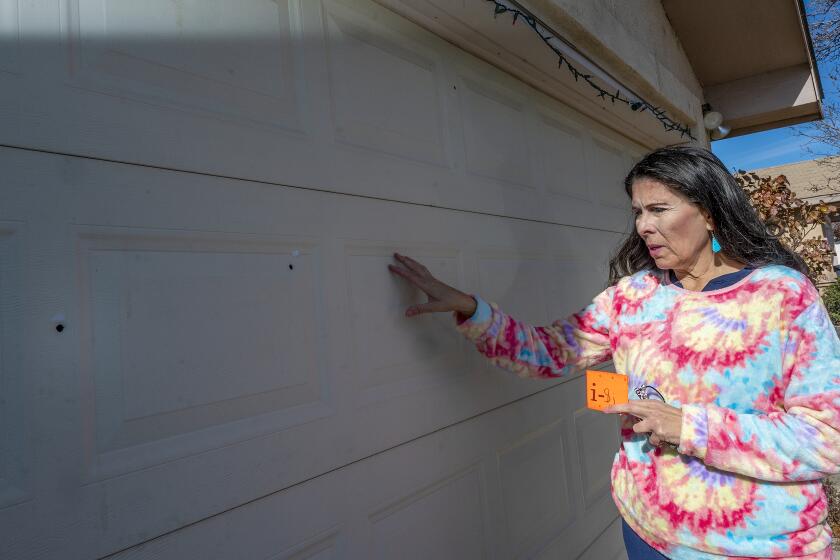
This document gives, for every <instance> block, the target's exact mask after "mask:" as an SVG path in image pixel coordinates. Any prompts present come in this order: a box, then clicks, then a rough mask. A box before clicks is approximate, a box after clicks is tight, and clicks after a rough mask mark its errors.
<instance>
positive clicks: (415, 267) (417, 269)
mask: <svg viewBox="0 0 840 560" xmlns="http://www.w3.org/2000/svg"><path fill="white" fill-rule="evenodd" d="M394 258H396V259H397V260H398V261H400V262H401V263H402V264H404V265H405V266H406V267H408V268H409V269H410V270H411V271H412V272H414V273H416V274H420V275H424V274H428V273H429V271H428V270H427V269H426V267H425V266H423V265H422V264H420V263H419V262H417V261H415V260H414V259H412V258H411V257H407V256H405V255H401V254H399V253H394Z"/></svg>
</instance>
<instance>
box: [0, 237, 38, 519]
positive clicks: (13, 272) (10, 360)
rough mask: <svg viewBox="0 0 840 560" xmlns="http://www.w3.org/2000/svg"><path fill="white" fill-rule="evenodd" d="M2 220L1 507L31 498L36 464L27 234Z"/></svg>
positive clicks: (0, 361)
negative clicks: (28, 370) (26, 315)
mask: <svg viewBox="0 0 840 560" xmlns="http://www.w3.org/2000/svg"><path fill="white" fill-rule="evenodd" d="M23 228H24V225H23V224H22V223H19V222H9V221H0V508H3V507H7V506H11V505H13V504H17V503H20V502H23V501H26V500H29V499H31V497H32V494H31V487H30V484H31V476H30V473H31V471H32V470H33V467H34V465H33V464H32V452H33V449H32V447H31V438H30V437H28V436H29V434H30V433H31V432H30V429H29V422H28V421H27V417H26V411H27V410H28V409H29V406H28V403H30V402H31V399H30V394H31V386H30V385H27V382H26V379H27V378H28V377H29V376H27V375H25V374H24V363H23V361H22V358H23V356H22V354H21V345H22V343H23V332H22V326H23V322H22V319H23V315H22V313H21V312H22V306H23V303H24V301H23V294H24V285H23V283H22V281H23V269H24V261H23V254H24V253H23V246H22V243H23V234H24V230H23Z"/></svg>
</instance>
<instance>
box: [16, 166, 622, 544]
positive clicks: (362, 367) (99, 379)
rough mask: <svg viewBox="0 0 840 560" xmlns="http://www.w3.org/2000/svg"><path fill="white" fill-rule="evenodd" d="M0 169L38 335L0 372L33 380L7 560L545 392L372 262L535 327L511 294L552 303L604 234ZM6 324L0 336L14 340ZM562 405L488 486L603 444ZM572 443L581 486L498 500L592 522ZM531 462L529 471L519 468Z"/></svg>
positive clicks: (109, 536) (171, 178)
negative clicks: (393, 257)
mask: <svg viewBox="0 0 840 560" xmlns="http://www.w3.org/2000/svg"><path fill="white" fill-rule="evenodd" d="M0 164H2V165H3V166H4V168H5V169H11V170H14V173H12V174H11V178H10V179H9V181H7V182H6V184H5V185H6V186H5V187H4V189H3V190H2V191H0V194H2V200H0V208H2V214H1V215H0V220H3V223H18V222H20V223H25V224H26V225H25V226H21V227H25V229H26V230H27V231H32V232H34V233H32V234H31V236H30V239H28V240H27V250H26V251H25V252H24V251H17V252H14V253H8V254H10V255H17V256H12V257H9V258H7V259H4V260H3V261H0V262H2V265H3V275H4V277H5V276H13V275H17V276H21V275H23V276H25V277H26V278H27V279H28V280H27V285H28V286H32V287H34V291H32V290H33V288H28V289H25V290H23V293H24V297H22V298H20V301H19V302H18V304H17V305H19V307H20V311H19V313H21V314H22V315H24V316H27V317H31V318H33V319H34V322H35V323H37V325H38V328H37V329H35V330H33V331H31V332H30V334H29V335H28V336H26V337H25V339H24V346H23V349H22V352H21V353H20V358H19V362H20V367H19V368H14V369H10V370H9V371H10V372H13V375H14V380H15V383H16V384H17V385H19V386H20V385H21V384H22V383H23V381H24V378H23V377H22V376H21V375H20V374H19V373H18V372H20V371H26V372H32V373H31V374H30V375H27V376H26V380H27V382H28V383H31V384H32V386H31V388H30V390H29V394H24V395H23V398H22V399H21V400H20V401H16V402H23V403H25V402H27V401H28V400H31V401H34V406H33V407H32V408H31V411H29V414H30V415H32V416H33V417H34V418H38V419H39V424H38V425H37V434H36V435H37V437H35V438H33V439H31V440H28V441H29V443H28V444H27V445H25V446H24V445H23V444H22V443H20V441H21V440H19V439H18V440H15V441H17V442H18V443H17V444H16V445H17V446H18V447H21V446H24V447H27V449H25V450H24V451H25V452H26V453H24V454H23V457H26V456H27V455H29V456H31V455H32V454H34V455H36V456H38V457H40V458H41V459H40V460H39V465H38V472H39V474H38V479H37V480H36V481H35V484H34V486H35V492H34V494H33V495H32V496H31V498H30V500H29V502H26V503H25V504H24V505H26V506H27V508H20V507H11V508H6V509H4V510H2V511H0V520H2V523H0V531H2V533H3V534H2V537H3V538H0V543H3V544H2V545H0V546H3V547H5V550H4V555H7V556H8V555H11V554H12V553H14V554H15V556H12V557H26V556H35V557H39V555H40V557H54V556H55V555H57V554H69V555H70V556H71V557H79V558H94V557H98V556H101V555H103V554H106V553H110V552H114V551H116V550H120V549H122V548H125V547H128V546H131V545H133V544H135V543H137V542H142V541H145V540H147V539H149V538H152V537H154V536H155V535H158V534H162V533H165V532H168V531H172V530H175V529H177V528H179V527H181V526H184V525H186V524H189V523H193V522H195V521H198V520H200V519H202V518H204V517H207V516H210V515H214V514H217V513H219V512H221V511H225V510H226V509H229V508H233V507H236V506H237V505H238V504H241V503H243V502H246V501H248V500H252V499H256V498H258V497H260V496H263V495H266V494H268V493H271V492H276V491H278V490H281V489H283V488H287V487H289V486H290V485H293V484H296V483H298V482H300V481H302V480H306V479H308V478H311V477H313V476H317V475H320V474H322V473H325V472H327V471H329V470H331V469H335V468H337V467H340V466H342V465H345V464H348V463H350V462H352V461H355V460H358V459H360V458H363V457H366V456H369V455H371V454H374V453H377V452H380V451H382V450H383V449H387V448H390V447H392V446H395V445H399V444H401V443H403V442H405V441H409V440H411V439H412V438H415V437H417V436H420V435H422V434H426V433H429V432H432V431H434V430H438V429H440V428H443V427H445V426H448V425H451V424H452V423H453V422H458V421H460V420H463V419H465V418H469V417H471V416H474V415H476V414H480V413H482V412H483V411H487V410H490V409H492V408H494V407H497V406H499V405H502V404H504V403H506V402H511V401H512V400H515V399H517V398H519V397H522V396H525V395H528V394H532V393H534V392H535V391H540V390H543V389H545V388H546V387H548V386H551V385H552V382H548V381H545V382H533V381H526V380H519V379H516V378H515V377H514V376H511V375H510V374H509V373H506V372H502V371H499V370H493V369H492V368H490V366H488V365H487V364H486V363H485V362H484V361H483V360H482V359H480V357H479V356H478V355H477V354H476V353H475V352H474V351H473V350H471V349H470V348H468V346H467V345H466V344H465V342H464V341H462V340H461V338H460V336H458V335H456V333H455V332H454V330H453V329H452V328H451V324H449V321H450V319H449V318H448V317H443V316H435V317H422V318H420V319H418V320H411V321H409V320H404V319H402V318H401V313H402V310H403V309H404V308H405V307H406V306H407V305H408V304H410V303H411V302H412V301H417V298H418V294H417V293H416V292H414V291H412V290H410V289H408V288H407V287H406V285H405V284H404V283H403V282H400V281H399V280H398V279H396V278H392V277H391V276H389V275H388V274H387V271H386V268H385V267H386V263H387V262H389V260H390V254H391V253H392V252H393V251H394V250H399V251H403V252H406V253H409V254H412V255H415V256H417V257H418V258H419V259H421V260H423V261H424V262H426V263H428V264H429V265H430V267H431V269H432V270H433V271H434V272H436V273H437V274H438V275H439V276H440V277H441V278H443V279H445V280H448V281H451V282H453V283H454V284H456V285H460V286H465V287H468V286H479V287H480V289H481V291H482V293H485V294H487V295H488V297H491V298H493V299H496V300H498V301H500V302H503V303H505V304H507V305H509V306H510V307H511V308H512V309H513V310H515V311H517V312H518V313H519V316H520V317H522V318H523V319H525V320H529V321H532V322H540V321H544V320H545V319H546V317H547V316H548V315H547V312H546V310H545V308H544V307H543V306H541V305H539V304H538V303H535V302H538V301H539V298H536V299H534V298H533V297H531V296H534V295H535V294H537V295H538V294H548V293H549V292H550V290H549V287H548V286H549V284H551V283H552V282H555V281H556V280H554V279H553V278H552V274H551V270H553V269H555V267H560V268H559V270H564V271H566V272H573V271H574V270H576V268H577V267H581V272H582V274H583V273H584V272H585V270H586V269H587V268H588V267H593V268H594V267H595V264H594V263H596V262H603V259H604V257H605V253H606V250H607V249H608V248H609V247H611V246H612V245H613V244H614V243H615V240H616V237H615V235H613V234H598V233H597V232H591V233H590V234H589V235H587V236H585V237H581V235H580V232H579V230H577V229H574V228H563V227H560V226H553V225H550V224H539V223H529V222H524V221H521V220H512V219H506V218H495V217H490V216H483V215H477V214H468V213H463V212H456V211H450V210H441V209H431V208H426V207H422V206H416V205H407V204H402V203H395V202H384V201H374V200H366V199H362V198H358V197H348V196H346V195H338V194H328V193H322V192H318V191H307V190H300V189H291V188H278V187H272V186H265V185H260V184H254V183H247V182H243V181H235V180H229V179H214V178H209V177H204V176H197V175H192V174H186V173H178V172H170V171H161V170H153V169H148V168H143V167H137V166H127V165H124V164H113V163H101V162H96V161H92V160H81V159H78V158H64V157H57V156H50V155H44V154H37V153H33V152H29V151H25V150H17V149H2V150H0ZM383 219H384V221H383ZM4 231H6V230H4ZM9 231H11V230H9ZM5 254H7V253H4V255H5ZM24 255H26V256H24ZM585 263H589V264H588V265H587V264H585ZM17 293H19V292H17ZM30 293H31V296H32V297H29V295H30ZM524 293H527V294H529V297H528V298H525V297H522V295H523V294H524ZM559 301H564V305H565V306H566V307H572V306H573V305H579V304H580V303H581V302H573V301H571V300H569V299H568V297H566V298H565V299H564V298H562V297H561V298H559ZM58 314H63V315H64V316H65V318H66V320H65V323H66V326H67V329H66V330H65V331H64V332H63V333H61V334H58V333H57V332H55V330H54V328H53V325H52V323H51V321H52V318H53V317H55V316H56V315H58ZM4 333H10V334H4V339H3V342H4V346H5V345H6V343H11V342H13V341H15V340H16V338H15V337H16V334H14V333H12V331H11V330H10V331H5V330H4ZM51 341H52V342H51ZM5 371H6V370H5V362H4V374H5ZM554 383H555V384H556V383H557V382H554ZM22 390H23V389H21V388H18V389H17V392H18V393H20V392H21V391H22ZM35 396H37V397H38V398H37V399H35ZM578 396H579V397H580V398H582V393H581V395H578ZM577 406H580V405H577ZM15 410H17V412H18V413H20V412H21V407H20V406H17V408H15ZM564 414H565V415H566V420H564V421H563V422H562V423H561V424H558V425H553V424H552V425H551V427H550V428H549V429H547V430H548V431H546V432H540V434H541V435H540V436H539V438H538V439H537V441H538V442H539V443H531V444H528V445H525V446H520V447H512V448H510V449H508V450H507V451H505V453H503V454H501V457H502V458H500V463H499V468H500V470H501V475H500V476H501V477H502V478H503V480H506V481H520V480H523V477H522V476H520V475H518V474H511V473H517V472H518V469H522V468H525V469H526V470H527V469H533V468H535V469H537V470H535V471H530V470H529V471H528V472H529V473H530V474H529V475H528V476H526V477H524V479H527V480H532V479H533V477H535V476H537V475H540V474H542V475H545V474H546V473H548V472H551V471H553V470H555V467H557V465H558V461H560V462H563V461H566V460H568V458H569V457H573V456H574V451H573V450H574V449H577V448H580V447H586V446H587V445H589V444H588V443H586V442H589V441H598V442H603V441H604V432H609V431H610V429H609V427H608V426H606V425H603V423H599V422H594V423H593V422H591V421H590V422H584V423H581V422H580V420H579V419H578V415H577V414H576V413H574V410H573V409H571V408H569V407H568V405H567V406H566V407H565V408H564ZM19 423H20V421H19V420H18V421H15V422H13V423H12V424H11V425H12V426H15V425H16V424H19ZM558 430H559V431H558ZM591 433H598V434H599V435H598V437H597V438H590V437H589V436H588V435H587V434H591ZM560 434H564V435H563V436H562V441H556V438H558V437H561V436H560ZM613 435H615V434H614V433H613ZM4 437H5V438H14V437H18V435H16V433H15V432H13V431H11V430H5V431H4ZM530 437H531V438H536V437H537V436H530ZM4 441H11V440H8V439H7V440H4ZM33 442H37V443H33ZM33 445H34V447H33ZM508 446H509V444H506V445H505V447H508ZM586 449H587V453H588V455H587V456H586V457H582V458H581V459H580V461H581V462H582V463H583V464H584V468H585V469H587V473H586V477H591V476H594V474H592V473H594V472H601V473H602V475H603V476H599V477H598V478H597V479H590V478H586V477H585V478H584V484H583V485H582V486H581V485H580V484H579V483H577V480H578V479H579V477H580V476H581V475H580V474H577V475H571V474H570V475H569V477H570V479H571V480H574V481H575V482H573V483H568V482H567V483H565V484H563V485H560V486H550V485H549V486H541V487H540V488H536V487H526V488H518V487H516V486H515V485H512V486H510V487H512V488H515V490H511V491H508V494H506V495H507V500H508V503H509V504H510V505H509V506H507V507H509V508H511V510H512V511H515V512H520V513H521V512H522V510H523V508H525V505H524V504H525V503H526V502H529V501H530V500H526V501H523V499H524V498H523V497H522V496H535V497H536V496H537V495H538V494H534V492H543V491H545V492H550V495H551V496H555V497H558V498H562V497H563V496H569V495H572V494H573V493H574V492H575V491H580V490H581V489H583V491H584V494H582V495H581V498H580V500H581V501H580V503H576V504H575V507H574V510H575V511H577V510H578V509H580V508H583V507H584V506H585V508H586V509H587V510H588V509H591V507H592V505H591V502H592V501H593V500H595V501H600V500H601V499H602V498H605V497H606V492H605V491H604V489H605V487H606V486H605V482H604V480H605V479H604V476H606V472H607V470H608V469H607V468H606V467H607V465H606V463H605V459H606V458H609V453H608V451H604V450H599V451H590V450H589V448H588V447H586ZM531 455H533V456H536V457H538V458H539V459H538V460H539V461H541V462H543V463H544V464H543V465H542V466H539V465H537V466H534V467H528V466H527V465H528V462H527V460H526V459H528V458H529V457H530V456H531ZM590 455H591V456H590ZM428 459H429V458H428V457H422V458H421V457H419V456H418V457H415V460H422V462H425V461H426V460H428ZM518 465H523V466H522V467H519V466H518ZM33 468H35V467H34V465H33V464H32V463H31V462H29V463H28V464H25V465H23V466H22V467H20V468H19V469H17V470H18V471H20V472H25V471H28V470H29V469H33ZM564 468H566V472H568V473H572V472H573V469H572V467H570V466H568V465H565V467H564ZM419 470H420V471H421V472H422V470H423V469H422V468H421V469H419ZM376 483H377V479H375V478H372V479H370V481H369V484H371V485H375V484H376ZM509 484H513V483H512V482H509ZM549 489H550V490H549ZM540 495H541V494H540ZM606 499H608V498H606ZM435 507H437V506H435ZM539 508H541V509H539V512H540V515H541V516H544V517H545V518H546V519H548V520H549V521H550V522H549V521H546V524H545V525H544V526H541V525H539V523H536V522H534V523H532V522H530V521H529V522H527V523H525V522H523V521H517V520H511V521H509V522H508V524H507V525H506V526H507V527H508V530H509V531H511V532H512V534H514V535H515V539H514V541H515V542H516V543H518V544H519V545H521V546H525V545H524V544H522V543H530V542H531V541H532V539H534V538H537V537H536V536H535V534H532V533H531V532H530V531H531V530H532V529H531V528H532V527H538V528H539V530H540V531H548V530H549V529H552V528H553V529H557V528H558V527H561V526H564V523H566V521H564V520H568V519H569V515H570V513H569V511H561V510H557V509H556V505H555V504H554V503H553V501H549V502H545V503H543V504H542V505H540V506H539ZM520 517H521V515H517V516H516V519H520ZM541 534H543V533H540V535H541ZM45 536H48V537H49V538H44V537H45ZM21 551H22V552H21ZM21 554H24V556H21Z"/></svg>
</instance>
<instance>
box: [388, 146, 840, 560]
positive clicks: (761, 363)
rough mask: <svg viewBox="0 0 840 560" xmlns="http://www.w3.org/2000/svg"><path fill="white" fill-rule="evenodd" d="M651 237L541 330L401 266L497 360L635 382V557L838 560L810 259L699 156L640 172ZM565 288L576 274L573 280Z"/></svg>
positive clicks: (627, 501) (640, 198) (819, 323)
mask: <svg viewBox="0 0 840 560" xmlns="http://www.w3.org/2000/svg"><path fill="white" fill-rule="evenodd" d="M624 187H625V190H626V191H627V194H628V195H629V196H630V198H631V206H632V209H633V213H634V215H635V226H636V227H635V231H633V232H632V233H631V234H630V235H629V237H628V238H627V240H626V241H625V242H624V243H623V245H622V246H621V247H620V249H619V251H618V253H617V254H616V256H615V257H614V258H613V259H612V261H611V262H610V283H611V285H610V286H609V287H608V288H607V289H606V290H604V291H603V292H601V293H600V294H599V295H597V296H596V297H595V299H594V301H593V302H592V303H591V304H590V305H588V306H587V307H586V308H584V309H583V310H581V311H580V312H578V313H575V314H573V315H572V316H570V317H569V318H567V319H565V320H560V321H556V322H554V323H553V324H552V325H550V326H545V327H532V326H528V325H525V324H523V323H521V322H519V321H517V320H516V319H514V318H512V317H510V316H509V315H507V314H505V313H503V312H502V311H501V310H500V309H499V308H498V307H497V306H496V305H495V304H492V303H488V302H485V301H484V300H483V299H481V297H479V296H477V295H468V294H466V293H464V292H461V291H459V290H456V289H455V288H452V287H450V286H447V285H446V284H443V283H442V282H440V281H438V280H437V279H435V278H434V277H433V276H432V275H431V274H429V272H428V270H426V268H425V267H423V265H421V264H420V263H418V262H416V261H414V260H412V259H410V258H409V257H405V256H402V255H395V257H396V259H397V260H398V261H399V263H401V265H402V266H399V265H390V267H389V268H390V270H391V271H392V272H393V273H395V274H397V275H399V276H401V277H403V278H405V279H406V280H407V281H409V282H410V283H412V284H413V285H414V286H416V287H418V288H420V289H421V290H422V291H423V292H425V293H426V294H427V296H428V302H427V303H424V304H420V305H414V306H411V307H409V308H408V309H407V310H406V315H407V316H414V315H418V314H421V313H429V312H444V311H452V312H454V316H455V322H456V328H457V329H458V330H459V331H460V332H461V333H463V334H464V335H465V336H466V337H467V338H469V339H470V340H472V341H473V342H474V343H475V344H476V346H477V348H478V350H479V351H480V352H482V353H483V354H484V355H485V356H487V357H488V358H489V359H490V360H491V361H492V362H493V363H495V364H498V365H500V366H502V367H505V368H507V369H509V370H511V371H513V372H515V373H517V374H519V375H522V376H530V377H556V376H560V375H563V374H565V373H568V372H569V371H571V370H572V368H571V367H567V366H574V367H578V368H584V367H587V366H589V365H592V364H595V363H598V362H602V361H605V360H607V359H609V358H612V360H613V362H614V364H615V368H616V371H617V372H619V373H623V374H625V375H627V376H629V382H630V387H631V391H630V394H629V399H630V400H629V402H628V403H627V404H624V405H615V406H613V407H611V408H610V409H608V410H607V412H613V413H622V429H621V439H622V442H621V447H620V449H619V451H618V453H617V455H616V458H615V460H614V462H613V467H612V475H611V477H612V495H613V499H614V501H615V503H616V506H617V507H618V510H619V512H620V514H621V516H622V519H623V520H624V538H625V544H626V545H627V549H628V553H629V556H630V559H631V560H634V559H640V558H663V557H664V558H677V559H689V560H695V559H703V560H706V559H718V560H719V559H721V558H743V557H749V558H797V559H799V560H804V559H809V560H816V559H820V560H830V559H831V550H830V543H831V533H830V530H829V529H828V527H827V525H826V523H825V518H826V514H827V504H826V498H825V494H824V492H823V489H822V485H821V483H820V479H821V478H823V477H825V476H827V475H830V474H834V473H837V472H840V376H838V372H840V340H838V337H837V334H836V333H835V331H834V328H833V327H832V325H831V322H830V321H829V319H828V315H827V312H826V310H825V307H824V306H823V304H822V302H821V300H820V296H819V294H818V292H817V290H816V289H815V288H814V286H813V285H812V283H811V282H810V281H809V280H808V278H807V277H806V276H805V275H804V274H803V273H804V272H805V271H806V268H805V265H804V263H803V261H802V260H801V259H800V258H799V257H798V256H796V255H795V254H793V253H792V252H790V251H789V250H787V249H786V248H785V247H784V246H782V245H781V244H780V243H779V241H778V240H777V239H775V238H774V237H773V236H771V235H769V234H768V233H767V230H766V228H765V227H764V226H763V225H762V223H761V222H760V221H759V219H758V217H757V214H756V213H755V211H754V210H753V209H752V207H751V206H750V204H749V201H748V199H747V197H746V195H745V193H744V192H743V191H742V189H741V188H740V187H739V186H738V184H737V182H736V181H735V179H734V177H732V175H731V174H729V173H728V172H727V170H726V168H725V166H724V165H723V164H722V163H721V162H720V160H719V159H717V158H716V157H715V156H714V155H713V154H712V153H711V152H709V151H708V150H704V149H701V148H695V147H673V148H663V149H659V150H656V151H654V152H651V153H650V154H648V155H646V156H645V157H644V158H643V159H642V160H641V161H639V162H638V163H637V164H636V165H635V166H634V167H633V169H632V170H631V171H630V173H629V174H628V176H627V178H626V179H625V181H624ZM558 281H562V279H558Z"/></svg>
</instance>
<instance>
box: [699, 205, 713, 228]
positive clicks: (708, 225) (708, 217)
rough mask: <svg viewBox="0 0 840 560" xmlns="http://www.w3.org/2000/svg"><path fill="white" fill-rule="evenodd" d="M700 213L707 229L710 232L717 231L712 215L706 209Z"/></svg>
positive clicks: (702, 209)
mask: <svg viewBox="0 0 840 560" xmlns="http://www.w3.org/2000/svg"><path fill="white" fill-rule="evenodd" d="M700 213H701V214H702V215H703V219H704V220H706V229H707V230H709V231H715V222H714V220H712V215H711V214H710V213H709V211H708V210H706V209H705V208H701V209H700Z"/></svg>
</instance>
